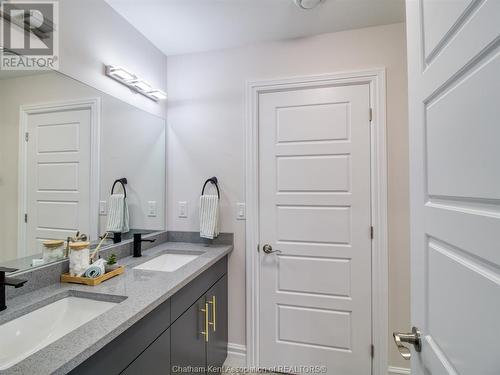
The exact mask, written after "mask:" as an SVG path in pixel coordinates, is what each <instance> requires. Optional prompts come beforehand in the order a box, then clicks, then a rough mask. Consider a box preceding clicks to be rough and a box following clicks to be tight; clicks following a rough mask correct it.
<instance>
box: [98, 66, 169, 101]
mask: <svg viewBox="0 0 500 375" xmlns="http://www.w3.org/2000/svg"><path fill="white" fill-rule="evenodd" d="M105 67H106V70H105V73H106V75H107V76H108V77H110V78H112V79H114V80H115V81H117V82H120V83H121V84H122V85H125V86H127V87H128V88H130V89H131V90H133V91H135V92H137V93H139V94H141V95H144V96H145V97H147V98H149V99H151V100H154V101H155V102H157V101H158V100H162V99H166V98H167V94H165V93H164V92H163V91H161V90H160V89H155V88H153V87H151V85H150V84H149V83H147V82H145V81H143V80H142V79H140V78H139V77H137V76H136V75H135V74H133V73H131V72H129V71H128V70H126V69H124V68H122V67H121V66H115V65H105Z"/></svg>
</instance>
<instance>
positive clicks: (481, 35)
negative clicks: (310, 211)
mask: <svg viewBox="0 0 500 375" xmlns="http://www.w3.org/2000/svg"><path fill="white" fill-rule="evenodd" d="M407 22H408V25H407V29H408V62H409V104H410V107H409V109H410V116H409V119H410V145H411V151H410V159H411V232H412V233H411V235H412V249H411V251H412V258H411V262H412V296H411V301H412V323H413V325H415V326H416V327H418V328H419V329H420V331H421V342H422V351H421V352H420V353H418V352H416V351H415V350H414V349H413V347H412V350H413V352H412V361H411V366H412V374H417V375H421V374H426V375H427V374H433V375H434V374H453V375H455V374H462V375H469V374H474V375H476V374H477V375H498V374H500V356H499V352H500V351H499V344H498V340H499V337H500V323H499V322H500V318H499V317H500V315H499V312H500V122H499V121H500V53H499V51H500V49H499V43H498V41H499V37H500V1H498V0H485V1H473V0H454V1H439V0H420V1H416V0H415V1H413V0H412V1H407Z"/></svg>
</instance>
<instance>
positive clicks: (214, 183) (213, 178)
mask: <svg viewBox="0 0 500 375" xmlns="http://www.w3.org/2000/svg"><path fill="white" fill-rule="evenodd" d="M209 182H211V183H212V184H213V185H215V188H216V189H217V197H218V198H219V199H220V190H219V182H218V180H217V177H210V178H209V179H208V180H206V181H205V183H204V184H203V189H201V195H203V194H204V193H205V187H206V186H207V184H208V183H209Z"/></svg>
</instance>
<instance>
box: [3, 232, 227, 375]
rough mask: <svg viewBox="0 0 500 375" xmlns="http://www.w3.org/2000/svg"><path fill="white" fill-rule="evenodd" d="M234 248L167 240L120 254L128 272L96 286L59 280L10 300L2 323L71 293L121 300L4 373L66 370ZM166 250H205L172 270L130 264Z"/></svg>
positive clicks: (109, 340) (60, 372)
mask: <svg viewBox="0 0 500 375" xmlns="http://www.w3.org/2000/svg"><path fill="white" fill-rule="evenodd" d="M232 250H233V246H232V245H210V246H206V245H203V244H194V243H180V242H165V243H163V244H160V245H158V246H155V247H153V248H151V249H148V250H146V251H143V256H142V257H141V258H133V257H126V258H123V259H120V261H119V263H120V264H122V265H125V266H126V271H125V273H124V274H122V275H120V276H117V277H114V278H112V279H110V280H108V281H105V282H104V283H102V284H100V285H98V286H93V287H92V286H85V285H77V284H63V283H58V284H53V285H50V286H48V287H45V288H42V289H38V290H36V291H34V292H30V293H27V294H24V295H21V296H19V297H16V298H13V299H11V300H9V301H8V302H7V305H8V308H7V310H5V311H3V312H1V313H0V324H2V323H5V322H6V321H10V320H12V319H14V318H16V317H18V316H20V315H23V314H25V313H27V312H30V311H32V310H35V309H36V308H39V307H42V306H44V305H46V304H47V302H48V303H50V302H53V301H56V300H58V299H60V298H64V297H66V296H71V295H73V296H77V297H78V296H81V297H86V298H92V299H101V300H105V301H112V302H119V303H118V304H117V305H116V306H114V307H113V308H112V309H110V310H109V311H107V312H105V313H103V314H102V315H100V316H98V317H97V318H96V319H94V320H93V321H90V322H88V323H86V324H84V325H83V326H81V327H79V328H78V329H76V330H75V331H73V332H71V333H70V334H67V335H66V336H63V337H62V338H61V339H59V340H57V341H55V342H54V343H52V344H50V345H48V346H46V347H45V348H43V349H41V350H39V351H38V352H36V353H34V354H32V355H31V356H29V357H28V358H26V359H24V360H22V361H21V362H19V363H18V364H16V365H14V366H12V367H10V368H8V369H6V370H3V371H0V374H1V375H4V374H9V375H10V374H23V375H25V374H35V373H36V374H66V373H68V372H69V371H71V370H72V369H74V368H75V367H77V366H78V365H79V364H80V363H82V362H83V361H85V360H86V359H87V358H89V357H90V356H92V355H93V354H94V353H96V352H97V351H99V350H100V349H101V348H102V347H104V346H105V345H106V344H108V343H109V342H111V341H112V340H113V339H114V338H116V337H117V336H118V335H120V334H121V333H122V332H124V331H125V330H126V329H128V328H129V327H130V326H132V325H133V324H134V323H135V322H137V321H138V320H139V319H141V318H142V317H144V316H145V315H147V314H148V313H150V312H151V311H152V310H153V309H155V308H156V307H157V306H159V305H160V304H161V303H163V302H164V301H166V300H167V299H168V298H170V297H171V296H172V295H173V294H174V293H176V292H177V291H178V290H179V289H181V288H182V287H184V286H185V285H186V284H188V283H189V282H190V281H192V280H193V279H194V278H195V277H196V276H198V275H200V274H201V273H202V272H203V271H205V270H207V269H208V268H209V267H211V266H212V265H213V264H215V263H216V262H217V261H218V260H220V259H221V258H223V257H224V256H225V255H227V254H229V253H230V252H231V251H232ZM164 252H183V253H190V252H194V253H199V254H201V255H200V256H199V257H197V258H196V259H194V260H193V261H191V262H189V263H187V264H186V265H184V266H182V267H180V268H179V269H177V270H176V271H174V272H156V271H146V270H134V269H132V268H133V267H135V266H137V265H139V264H141V263H144V262H146V261H148V260H151V259H152V258H154V257H156V256H158V255H161V254H162V253H164ZM124 297H126V298H125V299H124ZM120 301H121V302H120ZM41 324H43V322H41Z"/></svg>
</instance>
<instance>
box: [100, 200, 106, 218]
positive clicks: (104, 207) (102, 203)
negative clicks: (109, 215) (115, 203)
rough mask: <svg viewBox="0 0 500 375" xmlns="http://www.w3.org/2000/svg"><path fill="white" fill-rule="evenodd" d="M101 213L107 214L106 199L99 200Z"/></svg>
mask: <svg viewBox="0 0 500 375" xmlns="http://www.w3.org/2000/svg"><path fill="white" fill-rule="evenodd" d="M99 215H106V201H99Z"/></svg>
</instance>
